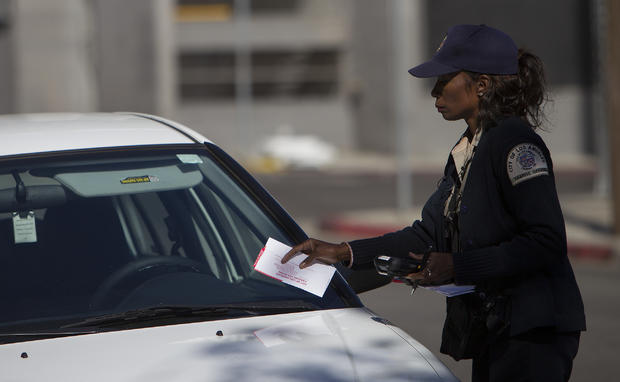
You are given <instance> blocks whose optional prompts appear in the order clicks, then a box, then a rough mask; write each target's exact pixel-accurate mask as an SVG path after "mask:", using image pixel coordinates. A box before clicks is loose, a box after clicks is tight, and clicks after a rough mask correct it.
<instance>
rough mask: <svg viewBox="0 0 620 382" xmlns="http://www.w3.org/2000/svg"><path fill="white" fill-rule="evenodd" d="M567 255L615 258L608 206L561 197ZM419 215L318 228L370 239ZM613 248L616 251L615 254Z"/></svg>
mask: <svg viewBox="0 0 620 382" xmlns="http://www.w3.org/2000/svg"><path fill="white" fill-rule="evenodd" d="M560 203H561V205H562V210H563V212H564V219H565V223H566V235H567V241H568V254H569V256H571V257H572V258H579V259H592V260H606V259H610V258H611V257H612V256H613V255H614V253H616V254H618V253H619V251H618V250H619V249H620V246H619V245H618V244H619V243H618V239H617V238H616V239H614V236H613V234H612V212H611V202H610V200H609V199H608V198H601V197H595V196H592V195H589V194H587V195H566V196H561V199H560ZM420 215H421V206H418V207H414V208H413V209H411V210H409V211H401V212H400V213H399V212H398V211H396V210H394V209H381V210H359V211H354V212H348V213H343V214H338V215H333V216H328V217H326V218H323V219H321V220H320V221H319V223H318V224H319V228H320V229H321V230H323V231H330V232H333V233H337V234H340V235H343V236H345V235H346V236H352V237H360V238H361V237H371V236H377V235H381V234H384V233H387V232H392V231H396V230H399V229H402V228H403V227H405V226H407V225H411V223H412V222H413V220H415V219H418V218H419V217H420ZM614 248H615V250H614Z"/></svg>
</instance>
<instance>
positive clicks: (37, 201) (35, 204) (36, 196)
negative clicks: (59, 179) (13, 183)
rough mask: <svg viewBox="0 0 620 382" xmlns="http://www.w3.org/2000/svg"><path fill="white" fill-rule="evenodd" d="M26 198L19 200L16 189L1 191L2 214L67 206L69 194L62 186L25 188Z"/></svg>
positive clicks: (0, 208)
mask: <svg viewBox="0 0 620 382" xmlns="http://www.w3.org/2000/svg"><path fill="white" fill-rule="evenodd" d="M25 190H26V192H25V198H24V199H23V200H17V193H16V191H15V188H14V187H12V188H9V189H4V190H0V212H15V211H30V210H36V209H39V208H48V207H53V206H58V205H61V204H65V203H66V202H67V194H66V192H65V189H64V188H63V187H62V186H54V185H37V186H27V187H25Z"/></svg>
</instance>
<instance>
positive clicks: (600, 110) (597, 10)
mask: <svg viewBox="0 0 620 382" xmlns="http://www.w3.org/2000/svg"><path fill="white" fill-rule="evenodd" d="M605 5H606V4H605V0H594V1H593V2H592V4H591V7H592V9H591V13H592V24H593V28H592V30H593V32H594V33H593V34H594V38H593V41H592V44H593V45H594V50H595V57H594V88H593V89H592V98H593V99H592V101H593V102H592V106H593V112H594V120H593V122H594V129H595V130H594V132H595V134H596V136H595V144H596V154H597V167H598V168H597V175H596V179H595V184H594V192H595V193H596V194H598V195H599V196H608V195H609V189H610V179H609V176H610V174H609V161H610V159H609V145H608V142H609V134H608V133H607V115H606V97H605V94H606V92H607V89H606V81H605V72H606V69H605V68H606V61H607V54H606V53H607V49H606V45H607V38H606V36H607V20H606V14H607V10H606V7H605Z"/></svg>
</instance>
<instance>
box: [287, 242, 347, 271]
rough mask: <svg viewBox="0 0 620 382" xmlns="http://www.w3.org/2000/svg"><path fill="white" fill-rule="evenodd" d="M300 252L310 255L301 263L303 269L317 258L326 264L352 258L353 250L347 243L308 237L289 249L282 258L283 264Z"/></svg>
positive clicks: (300, 266)
mask: <svg viewBox="0 0 620 382" xmlns="http://www.w3.org/2000/svg"><path fill="white" fill-rule="evenodd" d="M298 252H302V253H304V254H306V255H308V257H306V259H305V260H304V261H302V262H301V264H299V268H302V269H303V268H306V267H308V266H310V265H311V264H312V262H314V261H315V260H316V261H319V262H321V263H325V264H336V263H339V262H341V261H350V260H351V250H350V249H349V246H348V245H347V244H346V243H340V244H332V243H327V242H325V241H321V240H317V239H308V240H306V241H304V242H302V243H301V244H297V245H296V246H294V247H293V248H292V249H291V250H290V251H288V253H287V254H286V255H284V257H283V258H282V264H284V263H286V262H287V261H289V260H290V259H292V258H293V257H294V256H295V255H296V254H297V253H298Z"/></svg>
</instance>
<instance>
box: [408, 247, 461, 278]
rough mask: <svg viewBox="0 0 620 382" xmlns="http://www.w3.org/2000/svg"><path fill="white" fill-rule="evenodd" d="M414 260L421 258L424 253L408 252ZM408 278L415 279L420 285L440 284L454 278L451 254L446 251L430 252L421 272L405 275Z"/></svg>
mask: <svg viewBox="0 0 620 382" xmlns="http://www.w3.org/2000/svg"><path fill="white" fill-rule="evenodd" d="M409 256H411V257H413V258H414V259H416V260H422V258H424V255H417V254H415V253H411V252H410V253H409ZM407 278H408V279H411V280H417V281H418V282H419V283H420V285H442V284H447V283H449V282H450V281H452V279H454V262H453V260H452V254H451V253H446V252H431V253H430V255H429V257H428V261H427V262H426V266H425V267H424V269H422V271H421V272H417V273H411V274H409V275H407Z"/></svg>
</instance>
